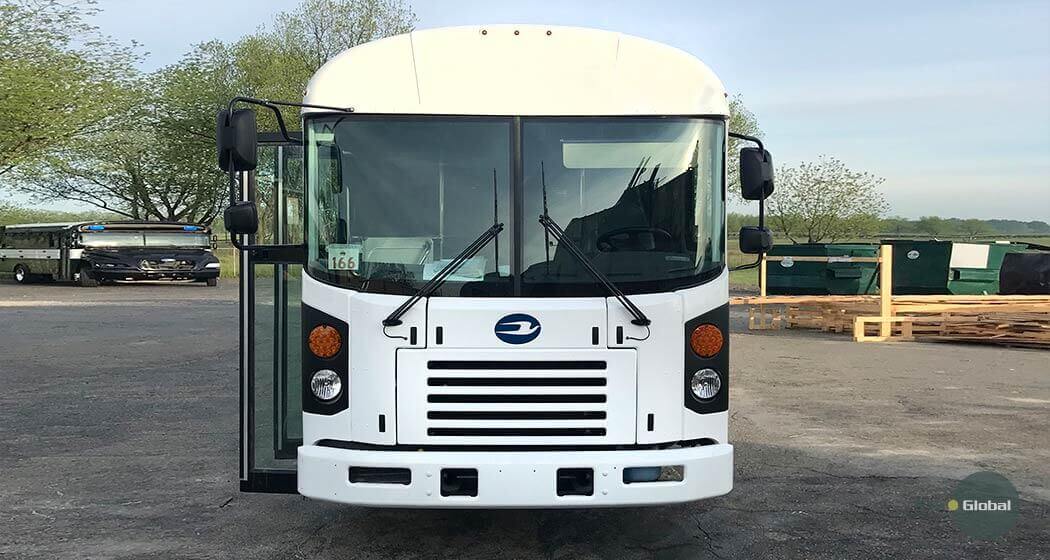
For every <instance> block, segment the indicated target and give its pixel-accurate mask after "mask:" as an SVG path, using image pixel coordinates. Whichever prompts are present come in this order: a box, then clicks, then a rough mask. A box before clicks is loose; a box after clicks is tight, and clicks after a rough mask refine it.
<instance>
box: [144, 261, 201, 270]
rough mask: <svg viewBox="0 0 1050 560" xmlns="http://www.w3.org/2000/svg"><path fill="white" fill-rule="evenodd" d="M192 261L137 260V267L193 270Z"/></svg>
mask: <svg viewBox="0 0 1050 560" xmlns="http://www.w3.org/2000/svg"><path fill="white" fill-rule="evenodd" d="M193 267H194V262H193V261H182V260H167V259H163V260H152V259H150V260H142V261H139V268H141V269H142V270H193Z"/></svg>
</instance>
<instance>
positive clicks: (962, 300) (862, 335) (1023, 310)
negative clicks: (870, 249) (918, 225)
mask: <svg viewBox="0 0 1050 560" xmlns="http://www.w3.org/2000/svg"><path fill="white" fill-rule="evenodd" d="M836 258H838V257H799V258H797V259H796V260H807V261H830V260H832V259H836ZM782 259H783V257H764V258H763V259H762V261H761V262H760V265H759V294H760V295H759V296H758V297H743V298H739V297H738V298H731V299H730V301H729V302H730V304H735V305H747V306H748V328H749V329H752V330H762V329H777V328H789V329H817V330H822V331H826V332H837V333H846V332H852V333H853V339H854V340H856V341H858V342H871V341H883V342H886V341H894V340H958V341H967V342H993V343H998V344H1014V345H1023V346H1032V347H1037V348H1050V296H998V295H991V296H950V295H944V296H939V295H933V296H895V295H893V293H892V287H893V280H892V274H893V272H892V271H893V248H892V247H891V246H889V245H883V246H882V247H880V248H879V256H878V257H877V258H866V259H863V260H864V261H865V262H877V263H879V295H877V296H866V295H864V296H859V295H858V296H769V295H766V290H765V286H766V261H774V260H782ZM855 260H860V259H855Z"/></svg>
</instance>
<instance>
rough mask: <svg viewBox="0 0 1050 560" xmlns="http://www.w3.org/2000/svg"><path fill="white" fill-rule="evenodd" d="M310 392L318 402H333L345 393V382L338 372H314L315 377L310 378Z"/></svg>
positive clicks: (328, 370) (327, 370)
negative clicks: (340, 394)
mask: <svg viewBox="0 0 1050 560" xmlns="http://www.w3.org/2000/svg"><path fill="white" fill-rule="evenodd" d="M310 391H311V392H312V393H313V394H314V396H315V397H317V399H318V400H320V401H323V402H331V401H334V400H335V399H336V398H337V397H339V393H341V392H342V391H343V382H342V381H341V380H340V379H339V374H337V373H336V372H334V371H332V370H330V369H322V370H319V371H316V372H314V375H313V377H311V378H310Z"/></svg>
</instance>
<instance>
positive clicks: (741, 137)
mask: <svg viewBox="0 0 1050 560" xmlns="http://www.w3.org/2000/svg"><path fill="white" fill-rule="evenodd" d="M729 137H730V138H736V139H737V140H747V141H748V142H754V143H755V144H758V149H759V150H765V149H766V147H765V146H764V145H763V144H762V141H761V140H759V139H758V138H757V137H755V136H748V135H747V134H740V133H739V132H730V133H729Z"/></svg>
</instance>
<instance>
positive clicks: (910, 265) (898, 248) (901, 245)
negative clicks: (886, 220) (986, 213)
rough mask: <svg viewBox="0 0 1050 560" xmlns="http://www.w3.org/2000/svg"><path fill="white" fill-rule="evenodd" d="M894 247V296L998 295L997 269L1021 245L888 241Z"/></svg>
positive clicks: (1020, 247) (909, 240) (1023, 245)
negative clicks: (1005, 257)
mask: <svg viewBox="0 0 1050 560" xmlns="http://www.w3.org/2000/svg"><path fill="white" fill-rule="evenodd" d="M883 243H886V244H889V245H892V246H893V293H894V294H900V295H915V294H933V295H937V294H941V295H943V294H957V295H979V294H997V293H999V267H1000V266H1002V263H1003V257H1004V256H1005V255H1006V254H1007V253H1016V252H1020V251H1023V250H1025V249H1026V248H1027V245H1025V244H1024V243H1001V242H985V243H970V242H957V241H939V240H935V239H934V240H916V239H887V240H884V241H883Z"/></svg>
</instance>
